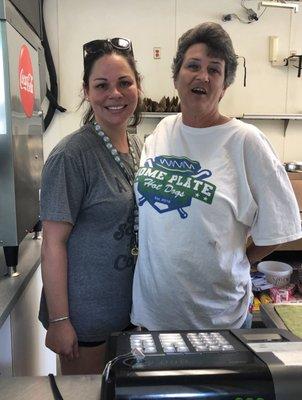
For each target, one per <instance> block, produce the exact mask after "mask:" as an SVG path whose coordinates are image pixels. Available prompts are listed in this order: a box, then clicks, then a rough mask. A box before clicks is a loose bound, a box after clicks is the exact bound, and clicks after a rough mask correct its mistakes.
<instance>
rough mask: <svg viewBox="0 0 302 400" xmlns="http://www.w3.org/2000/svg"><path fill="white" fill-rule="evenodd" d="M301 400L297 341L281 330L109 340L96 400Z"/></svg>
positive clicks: (301, 350) (129, 335)
mask: <svg viewBox="0 0 302 400" xmlns="http://www.w3.org/2000/svg"><path fill="white" fill-rule="evenodd" d="M111 399H118V400H119V399H120V400H122V399H123V400H126V399H131V400H155V399H173V400H177V399H203V400H207V399H211V400H216V399H217V400H218V399H219V400H298V399H302V340H301V339H299V338H297V337H296V336H294V335H293V334H291V333H290V332H288V331H287V330H280V329H252V330H248V329H237V330H216V331H208V330H206V331H194V330H192V331H175V332H172V331H171V332H170V331H169V332H168V331H163V332H155V331H150V332H149V331H148V332H122V333H115V334H113V335H111V337H110V339H109V344H108V351H107V364H106V367H105V369H104V373H103V375H102V388H101V400H111Z"/></svg>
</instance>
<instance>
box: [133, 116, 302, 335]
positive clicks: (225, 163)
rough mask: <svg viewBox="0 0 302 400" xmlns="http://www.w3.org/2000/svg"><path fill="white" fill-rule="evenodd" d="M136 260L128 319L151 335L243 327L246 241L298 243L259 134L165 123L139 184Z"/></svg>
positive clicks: (237, 125)
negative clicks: (155, 332)
mask: <svg viewBox="0 0 302 400" xmlns="http://www.w3.org/2000/svg"><path fill="white" fill-rule="evenodd" d="M135 190H136V196H137V201H138V204H139V257H138V261H137V265H136V269H135V274H134V285H133V308H132V322H133V323H134V324H136V325H141V326H144V327H146V328H148V329H149V330H165V329H205V328H224V327H228V328H239V327H241V325H242V324H243V322H244V320H245V318H246V315H247V311H248V306H249V302H250V300H251V279H250V264H249V261H248V259H247V257H246V239H247V236H248V235H249V234H250V235H251V236H252V238H253V241H254V243H255V244H256V245H259V246H267V245H275V244H279V243H284V242H288V241H292V240H295V239H298V238H300V237H301V236H302V235H301V221H300V216H299V211H298V206H297V201H296V199H295V195H294V193H293V190H292V187H291V184H290V182H289V179H288V176H287V174H286V172H285V169H284V167H283V166H282V164H281V163H280V161H279V160H278V158H277V157H276V155H275V153H274V151H273V150H272V148H271V146H270V144H269V143H268V141H267V139H266V138H265V136H264V135H263V134H262V133H261V132H260V131H259V130H258V129H257V128H256V127H254V126H252V125H249V124H246V123H243V122H241V121H239V120H236V119H232V120H231V121H229V122H227V123H225V124H223V125H218V126H213V127H209V128H191V127H188V126H185V125H184V124H183V122H182V117H181V114H178V115H176V116H169V117H167V118H165V119H163V120H162V121H161V122H160V123H159V124H158V126H157V128H156V129H155V132H154V133H153V134H152V135H150V136H149V137H148V138H147V140H146V143H145V146H144V149H143V153H142V158H141V164H140V169H139V171H138V174H137V183H136V185H135Z"/></svg>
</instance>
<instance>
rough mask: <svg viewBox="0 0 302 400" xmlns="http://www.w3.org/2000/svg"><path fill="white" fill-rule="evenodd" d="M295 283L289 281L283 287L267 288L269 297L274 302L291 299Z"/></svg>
mask: <svg viewBox="0 0 302 400" xmlns="http://www.w3.org/2000/svg"><path fill="white" fill-rule="evenodd" d="M295 289H296V285H295V284H294V283H291V284H289V285H287V286H285V287H282V288H277V287H273V288H271V289H270V290H269V292H270V297H271V298H272V300H273V302H274V303H282V302H284V301H290V300H293V299H294V297H293V295H294V293H295Z"/></svg>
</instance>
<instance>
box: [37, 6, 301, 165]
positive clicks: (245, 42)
mask: <svg viewBox="0 0 302 400" xmlns="http://www.w3.org/2000/svg"><path fill="white" fill-rule="evenodd" d="M258 3H259V2H258V1H254V0H247V1H246V2H245V4H246V6H247V7H252V8H253V9H254V10H255V11H256V12H258V13H261V11H262V10H263V9H261V10H258V8H257V7H258ZM240 4H241V0H211V1H210V0H209V1H206V0H152V1H150V0H125V1H123V2H121V1H120V0H111V1H109V0H108V1H105V0H86V1H85V2H84V1H82V0H46V1H45V6H44V14H45V22H46V29H47V32H48V38H49V42H50V45H51V48H52V52H53V57H54V61H55V64H56V67H57V73H58V81H59V90H60V98H59V101H60V104H61V105H62V106H64V107H65V108H67V109H68V112H67V113H65V114H64V115H63V114H60V113H57V114H56V117H55V119H54V121H53V123H52V124H51V126H50V127H49V128H48V130H47V132H46V133H45V140H44V152H45V157H47V155H48V154H49V151H50V150H51V148H52V147H53V146H54V144H56V143H57V142H58V141H59V140H60V139H61V138H62V137H63V136H64V135H66V134H68V133H70V132H72V131H73V130H75V129H77V128H78V127H79V125H80V119H81V112H82V110H81V111H76V109H77V106H78V104H79V103H80V100H81V98H80V90H81V79H82V65H83V60H82V44H83V43H85V42H87V41H89V40H92V39H95V38H106V37H114V36H122V37H128V38H131V40H132V42H133V46H134V52H135V57H136V59H137V61H138V68H139V71H140V72H141V74H142V76H143V90H144V95H145V96H146V97H152V98H153V99H154V100H157V101H158V100H160V98H161V97H162V96H164V95H165V96H173V95H174V94H176V93H175V90H174V87H173V83H172V79H171V69H170V66H171V62H172V59H173V55H174V53H175V49H176V43H177V38H178V37H179V36H180V35H181V34H182V33H183V32H184V31H185V30H187V29H188V28H190V27H192V26H194V25H196V24H198V23H200V22H204V21H207V20H210V21H214V22H219V23H221V24H222V25H223V27H224V28H225V29H226V30H227V31H228V32H229V34H230V35H231V37H232V40H233V43H234V47H235V50H236V53H237V54H238V55H241V56H244V57H245V58H246V63H247V86H246V87H243V66H242V60H241V59H240V61H239V67H238V73H237V79H236V81H235V83H234V84H233V85H232V86H231V87H230V88H229V89H228V90H227V93H226V95H225V98H224V99H223V100H222V102H221V111H222V112H223V113H225V114H228V115H231V116H241V115H242V114H243V113H245V114H252V113H261V114H274V113H277V114H280V113H302V78H297V69H295V68H293V67H272V65H271V63H270V62H269V61H268V37H269V36H270V35H276V36H279V57H280V59H283V58H284V57H287V56H289V54H290V51H291V50H296V51H297V53H298V54H301V53H302V5H301V7H300V8H301V10H300V11H299V13H296V14H295V13H293V12H292V11H290V10H283V9H274V8H268V9H267V10H266V11H265V13H264V14H263V16H262V17H261V18H260V19H259V21H258V22H255V23H251V24H243V23H241V22H239V21H238V20H234V21H231V22H228V23H223V22H222V21H221V16H222V15H223V14H227V13H237V14H238V15H239V16H240V17H241V18H243V19H246V13H245V12H244V10H243V8H242V7H241V5H240ZM153 47H161V48H162V58H161V59H160V60H154V59H153V52H152V49H153ZM156 122H158V121H156V120H149V121H144V123H143V125H142V126H141V127H140V128H139V132H140V133H141V134H142V135H143V134H144V133H146V132H149V131H150V129H152V127H153V126H154V125H155V124H156ZM253 123H255V124H256V125H257V126H259V127H261V128H262V129H263V131H264V133H265V134H266V135H267V137H268V139H269V140H270V142H271V143H272V145H273V146H274V148H275V150H276V152H277V153H278V155H279V157H280V158H281V159H282V160H283V161H289V160H295V159H299V160H301V159H302V154H301V152H302V150H300V149H302V121H301V122H297V121H292V122H290V123H289V126H288V129H287V132H286V135H285V136H284V123H283V121H256V120H253Z"/></svg>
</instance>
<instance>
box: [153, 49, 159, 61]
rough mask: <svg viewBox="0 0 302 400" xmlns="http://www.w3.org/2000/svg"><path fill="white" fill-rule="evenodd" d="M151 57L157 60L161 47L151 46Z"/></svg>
mask: <svg viewBox="0 0 302 400" xmlns="http://www.w3.org/2000/svg"><path fill="white" fill-rule="evenodd" d="M153 58H154V59H155V60H159V59H160V58H161V47H153Z"/></svg>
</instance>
